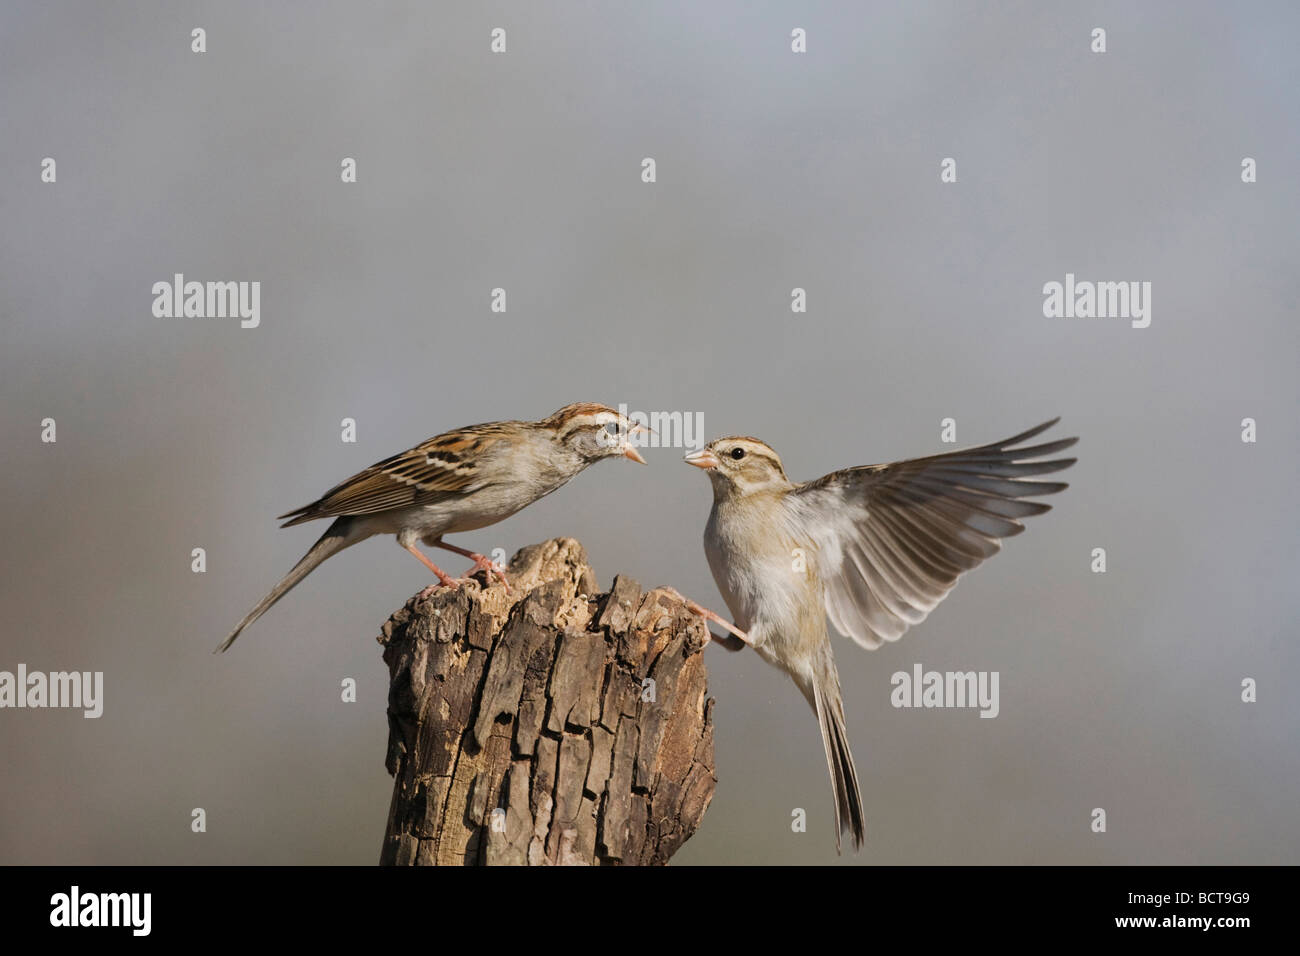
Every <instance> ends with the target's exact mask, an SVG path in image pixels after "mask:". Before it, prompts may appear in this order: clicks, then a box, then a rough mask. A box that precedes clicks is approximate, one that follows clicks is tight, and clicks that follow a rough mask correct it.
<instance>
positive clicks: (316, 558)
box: [213, 518, 368, 654]
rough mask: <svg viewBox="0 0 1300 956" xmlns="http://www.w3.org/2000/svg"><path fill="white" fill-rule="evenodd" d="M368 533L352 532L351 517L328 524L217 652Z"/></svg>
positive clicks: (224, 648)
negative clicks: (291, 568) (318, 537)
mask: <svg viewBox="0 0 1300 956" xmlns="http://www.w3.org/2000/svg"><path fill="white" fill-rule="evenodd" d="M366 537H368V535H357V534H354V533H353V521H352V519H351V518H338V519H336V520H335V521H334V523H333V524H331V525H330V526H329V528H328V529H327V530H326V532H325V533H324V534H323V535H321V536H320V540H319V541H317V542H316V543H315V544H313V545H312V546H311V550H310V551H308V552H307V553H306V554H304V555H303V556H302V560H301V561H299V562H298V563H297V564H295V565H294V566H293V570H291V571H290V572H289V573H288V574H286V575H285V576H284V577H283V578H282V579H281V581H280V583H279V584H277V585H276V586H275V587H273V588H271V593H270V594H268V595H267V596H266V597H264V598H262V600H260V601H258V602H257V607H255V608H253V609H252V610H251V611H249V612H248V614H247V616H245V618H244V619H243V620H242V621H240V622H239V623H238V624H237V625H235V629H234V630H233V631H231V632H230V636H229V637H228V638H226V639H225V641H223V642H222V644H221V646H220V647H218V648H217V649H216V650H215V651H213V653H214V654H219V653H221V652H223V651H225V650H226V649H228V648H229V647H230V645H231V644H233V643H235V638H237V637H238V636H239V634H240V632H241V631H243V630H244V628H246V627H248V625H250V624H252V623H253V622H254V621H256V620H257V619H258V618H259V617H261V616H262V615H263V614H265V613H266V612H267V611H269V610H270V609H271V605H273V604H274V603H275V602H276V601H278V600H280V598H282V597H284V596H285V595H286V594H288V593H289V592H290V591H291V590H292V589H293V586H294V585H295V584H297V583H298V582H299V581H301V580H302V579H303V578H305V577H306V576H307V575H309V574H311V572H312V571H314V570H316V567H317V565H319V564H320V563H321V562H322V561H324V560H325V559H326V558H328V557H330V556H331V555H334V554H338V553H339V552H340V551H342V550H343V549H344V548H346V547H348V546H350V545H354V544H356V543H357V542H358V541H361V540H363V539H364V538H366Z"/></svg>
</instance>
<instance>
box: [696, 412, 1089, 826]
mask: <svg viewBox="0 0 1300 956" xmlns="http://www.w3.org/2000/svg"><path fill="white" fill-rule="evenodd" d="M1056 421H1057V420H1056V419H1053V420H1052V421H1050V422H1047V423H1045V424H1043V425H1039V426H1038V427H1037V428H1031V429H1030V430H1029V431H1026V432H1023V433H1021V434H1019V435H1016V436H1014V437H1012V438H1008V439H1006V440H1004V441H1000V442H993V443H992V444H989V445H981V446H980V447H978V448H968V449H965V450H963V451H954V452H949V453H947V454H943V455H934V456H931V457H929V458H914V459H910V460H908V461H899V462H894V463H893V464H889V465H867V466H864V467H860V468H847V469H845V470H843V471H837V472H833V473H832V474H829V475H826V476H825V477H823V478H818V479H817V480H816V481H810V482H805V483H804V484H795V483H793V482H791V481H790V480H789V479H788V478H787V477H786V475H785V469H784V468H783V467H782V465H781V459H780V458H779V457H777V454H776V452H775V451H773V450H772V449H771V447H769V446H768V445H766V444H764V443H763V442H761V441H759V440H758V439H756V438H719V439H718V440H717V441H714V442H711V443H710V444H709V445H707V446H706V447H704V448H702V449H700V450H699V451H695V452H691V453H689V454H687V455H686V461H687V462H689V463H690V464H692V465H695V466H696V467H697V468H702V469H704V470H705V471H706V472H707V473H708V475H709V478H710V480H711V481H712V483H713V510H712V511H711V512H710V514H709V521H708V525H707V526H706V528H705V530H704V550H705V553H706V554H707V556H708V560H709V568H710V570H711V571H712V572H713V579H714V581H716V582H717V585H718V590H719V591H720V592H722V597H723V600H725V601H726V603H727V607H728V608H730V609H731V613H732V616H733V617H734V618H735V621H736V628H735V629H732V628H728V629H729V630H732V633H733V634H736V635H737V636H739V637H742V638H743V639H744V641H745V642H746V643H748V644H749V645H750V646H752V647H753V648H754V650H756V651H757V652H758V654H759V656H760V657H762V658H763V659H764V660H765V661H767V662H768V663H770V664H773V665H775V666H776V667H779V668H780V669H781V670H783V671H785V672H786V673H787V674H789V675H790V677H791V678H793V679H794V682H795V684H797V685H798V687H799V689H800V690H801V691H802V692H803V695H804V697H805V698H807V700H808V703H809V704H810V705H811V706H812V708H813V711H814V712H815V713H816V714H817V722H818V723H819V724H820V726H821V732H822V743H823V745H824V746H825V749H826V761H827V764H828V766H829V769H830V775H831V782H832V784H833V786H834V789H835V846H836V849H837V850H838V849H839V846H840V834H841V833H842V832H843V831H844V830H846V829H847V830H848V831H849V832H850V834H851V836H852V839H853V844H854V846H855V848H856V847H860V846H861V845H862V841H863V839H864V836H865V832H866V827H865V823H864V820H863V813H862V797H861V794H860V792H859V789H858V778H857V771H856V769H855V768H854V766H853V755H852V753H850V751H849V742H848V736H847V733H846V732H845V726H844V707H843V705H842V703H841V699H840V679H839V674H838V672H837V671H836V669H835V659H834V655H833V654H832V653H831V643H830V639H829V637H828V636H827V630H826V618H827V616H829V617H830V620H831V623H832V624H834V625H835V628H836V630H838V631H839V632H840V633H841V634H844V635H845V636H847V637H851V638H853V640H855V641H856V642H857V643H858V644H861V645H862V646H863V647H866V648H868V649H873V648H876V647H879V646H880V644H881V642H882V641H895V640H898V638H899V637H901V636H902V634H903V632H904V631H906V630H907V629H908V627H910V626H911V625H913V624H920V623H921V622H922V621H923V620H925V618H926V615H928V614H929V613H930V612H931V611H932V610H934V608H935V606H936V605H937V604H938V603H939V602H940V601H941V600H943V598H944V597H945V596H946V595H947V594H948V592H950V591H951V590H952V589H953V587H954V586H955V585H956V583H957V579H958V578H959V577H961V575H962V574H963V573H965V572H966V571H969V570H970V569H971V568H973V567H975V566H976V565H978V564H980V563H981V562H982V561H983V560H984V559H985V558H988V557H990V556H992V555H993V554H996V553H997V551H998V550H999V549H1000V548H1001V540H1000V539H1002V538H1005V537H1009V536H1011V535H1015V534H1019V533H1020V532H1021V531H1023V530H1024V526H1023V525H1022V524H1021V523H1020V522H1021V519H1022V518H1026V517H1028V516H1030V515H1037V514H1042V513H1043V512H1044V511H1048V510H1050V508H1051V506H1050V505H1046V504H1042V503H1040V502H1034V501H1026V500H1025V499H1026V498H1027V497H1029V496H1036V495H1047V494H1054V493H1056V492H1058V491H1061V490H1062V489H1064V488H1065V487H1066V485H1065V483H1064V482H1057V481H1027V480H1026V479H1027V478H1028V477H1030V476H1033V475H1043V474H1048V473H1050V472H1055V471H1060V470H1061V469H1063V468H1068V467H1069V466H1070V465H1072V464H1074V462H1075V459H1074V458H1058V459H1054V460H1049V461H1041V460H1036V459H1042V458H1044V457H1046V456H1048V455H1053V454H1056V453H1057V452H1059V451H1063V450H1064V449H1066V448H1069V447H1070V446H1071V445H1073V444H1074V443H1075V442H1076V441H1077V440H1078V439H1075V438H1063V439H1060V440H1058V441H1049V442H1045V443H1043V444H1040V445H1033V446H1031V447H1028V448H1013V447H1012V446H1014V445H1019V444H1021V443H1023V442H1025V441H1027V440H1029V439H1030V438H1033V437H1034V436H1035V435H1038V434H1039V433H1040V432H1042V431H1044V430H1046V429H1047V428H1049V427H1051V426H1052V425H1054V424H1055V423H1056ZM696 609H697V610H700V611H701V613H704V614H705V616H707V617H710V618H713V619H715V620H716V619H717V618H716V615H712V614H710V613H709V612H705V611H703V610H702V609H699V608H698V606H697V608H696ZM723 643H728V642H726V641H724V642H723ZM728 646H732V647H735V648H736V649H739V646H740V645H738V644H735V643H728Z"/></svg>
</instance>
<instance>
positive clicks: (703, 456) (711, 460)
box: [682, 448, 718, 471]
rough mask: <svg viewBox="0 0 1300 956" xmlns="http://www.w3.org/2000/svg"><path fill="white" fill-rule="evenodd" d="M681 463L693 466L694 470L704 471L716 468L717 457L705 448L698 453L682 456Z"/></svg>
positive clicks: (689, 452)
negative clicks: (700, 469) (701, 469)
mask: <svg viewBox="0 0 1300 956" xmlns="http://www.w3.org/2000/svg"><path fill="white" fill-rule="evenodd" d="M682 461H684V462H686V464H688V465H694V466H695V467H696V468H703V469H705V470H706V471H707V470H708V469H710V468H717V467H718V456H717V455H715V454H713V452H711V451H709V450H708V449H707V448H701V449H699V450H698V451H688V452H687V453H686V454H685V456H683V458H682Z"/></svg>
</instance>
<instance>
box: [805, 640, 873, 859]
mask: <svg viewBox="0 0 1300 956" xmlns="http://www.w3.org/2000/svg"><path fill="white" fill-rule="evenodd" d="M811 696H812V699H813V700H812V704H813V708H814V709H815V710H816V711H817V723H818V724H820V725H821V730H822V743H823V744H824V745H825V747H826V764H827V766H828V767H829V768H830V772H831V786H832V787H834V788H835V852H836V853H839V852H841V850H840V834H842V833H843V832H844V831H845V830H848V831H849V834H850V836H851V837H852V839H853V849H855V850H858V849H861V848H862V842H863V840H865V839H866V835H867V832H866V831H867V827H866V821H865V820H864V819H863V814H862V793H861V791H860V790H859V789H858V772H857V770H856V769H855V768H854V766H853V754H852V753H851V752H850V751H849V738H848V733H847V732H846V731H845V729H844V705H843V703H842V702H841V700H840V675H839V673H838V672H837V671H836V670H835V659H834V658H833V657H832V656H831V649H830V645H829V643H827V645H826V646H825V648H824V650H823V652H822V655H821V660H820V661H819V662H818V665H817V668H816V671H815V673H814V676H813V682H812V695H811Z"/></svg>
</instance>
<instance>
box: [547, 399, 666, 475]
mask: <svg viewBox="0 0 1300 956" xmlns="http://www.w3.org/2000/svg"><path fill="white" fill-rule="evenodd" d="M540 424H541V425H542V427H543V428H546V429H548V430H550V431H551V432H552V433H553V434H554V437H555V440H556V441H557V442H559V443H560V444H561V445H563V446H565V447H566V448H568V449H569V450H570V451H572V452H573V453H574V454H576V455H577V456H578V457H579V458H580V459H581V460H582V461H583V462H585V463H587V464H590V463H592V462H596V461H600V460H601V459H602V458H615V457H621V458H630V459H632V460H633V461H635V462H639V463H640V464H642V465H644V464H645V463H646V462H645V459H644V458H642V457H641V453H640V452H638V451H637V450H636V442H637V439H638V438H639V437H640V436H641V435H644V434H648V433H649V431H650V430H649V429H648V428H646V427H645V426H644V425H641V424H639V423H637V422H634V421H632V420H631V419H629V418H628V417H627V416H626V415H623V414H620V413H619V412H617V411H615V410H614V409H612V408H609V407H608V406H605V405H598V404H596V403H594V402H578V403H576V404H574V405H565V406H564V407H563V408H561V409H560V410H559V411H558V412H556V413H555V414H554V415H551V416H550V417H549V418H544V419H542V421H541V422H540Z"/></svg>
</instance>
